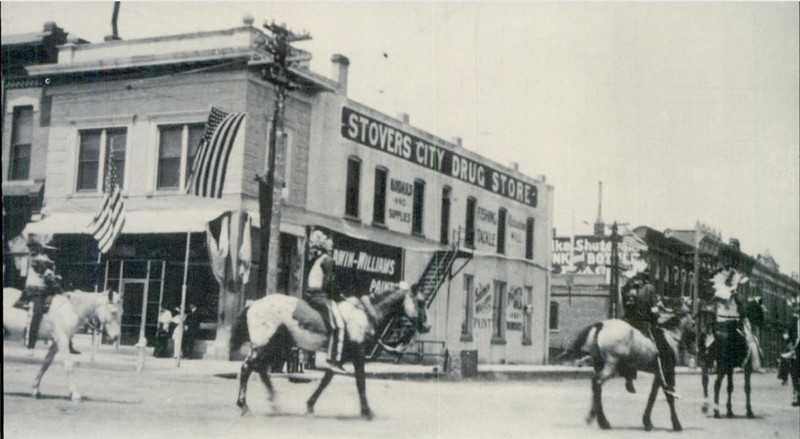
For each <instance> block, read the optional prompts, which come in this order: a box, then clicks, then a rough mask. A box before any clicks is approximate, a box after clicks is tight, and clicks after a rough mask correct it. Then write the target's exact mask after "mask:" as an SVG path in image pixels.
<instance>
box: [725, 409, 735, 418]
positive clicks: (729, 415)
mask: <svg viewBox="0 0 800 439" xmlns="http://www.w3.org/2000/svg"><path fill="white" fill-rule="evenodd" d="M725 417H727V418H734V417H736V415H734V414H733V412H732V411H730V410H729V411H728V413H726V414H725Z"/></svg>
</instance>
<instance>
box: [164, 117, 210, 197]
mask: <svg viewBox="0 0 800 439" xmlns="http://www.w3.org/2000/svg"><path fill="white" fill-rule="evenodd" d="M176 127H180V128H181V146H180V148H181V152H180V157H178V160H179V164H178V186H161V185H160V181H159V180H160V178H161V159H162V157H161V149H162V144H161V139H162V136H163V131H162V130H163V129H165V128H176ZM193 128H194V129H199V130H200V131H201V132H202V131H205V122H202V121H197V122H175V123H169V122H165V123H160V124H158V125H156V152H155V162H156V166H155V178H154V188H155V190H156V191H157V192H182V191H185V190H186V185H187V184H188V182H189V176H190V174H191V172H192V169H191V167H192V165H190V164H189V150H190V148H191V146H192V145H191V144H192V142H191V139H192V136H191V130H192V129H193ZM201 137H202V134H201ZM198 150H199V142H198V146H197V149H195V154H194V157H193V158H192V162H194V158H196V157H197V152H198Z"/></svg>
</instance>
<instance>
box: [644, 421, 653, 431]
mask: <svg viewBox="0 0 800 439" xmlns="http://www.w3.org/2000/svg"><path fill="white" fill-rule="evenodd" d="M644 431H653V423H652V422H645V423H644Z"/></svg>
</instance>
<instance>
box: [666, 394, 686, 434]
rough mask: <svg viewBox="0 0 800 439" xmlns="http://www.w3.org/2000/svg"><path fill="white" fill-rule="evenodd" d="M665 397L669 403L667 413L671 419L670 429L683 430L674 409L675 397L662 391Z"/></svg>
mask: <svg viewBox="0 0 800 439" xmlns="http://www.w3.org/2000/svg"><path fill="white" fill-rule="evenodd" d="M664 395H666V397H667V404H669V415H670V419H671V420H672V429H673V430H674V431H683V426H682V425H681V421H680V420H679V419H678V412H677V411H675V397H674V396H673V395H671V394H669V393H667V392H664Z"/></svg>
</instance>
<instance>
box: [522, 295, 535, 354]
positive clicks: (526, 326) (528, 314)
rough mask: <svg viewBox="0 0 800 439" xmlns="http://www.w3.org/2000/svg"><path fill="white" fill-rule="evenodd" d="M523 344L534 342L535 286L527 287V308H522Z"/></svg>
mask: <svg viewBox="0 0 800 439" xmlns="http://www.w3.org/2000/svg"><path fill="white" fill-rule="evenodd" d="M522 319H523V325H522V344H524V345H530V344H532V343H533V287H531V286H526V287H525V309H523V310H522Z"/></svg>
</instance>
